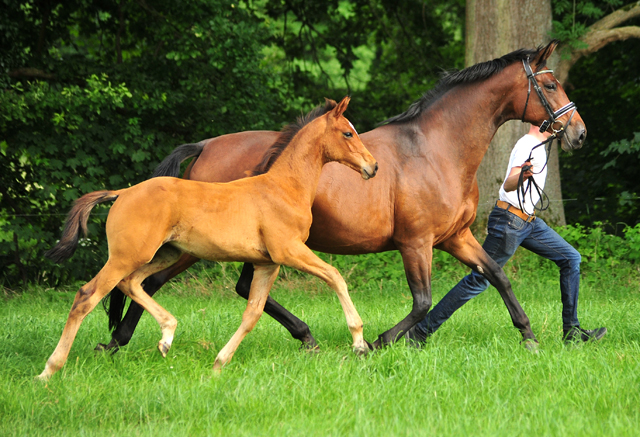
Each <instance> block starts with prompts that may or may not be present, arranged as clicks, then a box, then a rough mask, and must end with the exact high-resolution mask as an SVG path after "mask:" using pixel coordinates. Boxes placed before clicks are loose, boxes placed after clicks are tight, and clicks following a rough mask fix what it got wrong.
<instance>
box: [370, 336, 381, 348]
mask: <svg viewBox="0 0 640 437" xmlns="http://www.w3.org/2000/svg"><path fill="white" fill-rule="evenodd" d="M382 346H384V344H383V343H382V337H378V339H377V340H376V341H374V342H373V345H372V346H371V350H376V349H382Z"/></svg>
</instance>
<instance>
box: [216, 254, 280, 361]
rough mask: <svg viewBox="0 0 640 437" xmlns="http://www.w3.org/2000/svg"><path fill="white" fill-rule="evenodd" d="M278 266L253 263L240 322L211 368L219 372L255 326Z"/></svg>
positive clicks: (278, 268)
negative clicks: (249, 286) (249, 287)
mask: <svg viewBox="0 0 640 437" xmlns="http://www.w3.org/2000/svg"><path fill="white" fill-rule="evenodd" d="M279 271H280V266H279V265H277V264H267V265H257V264H254V271H253V280H252V281H251V290H250V291H249V298H248V299H247V308H246V309H245V310H244V313H243V314H242V323H241V324H240V327H239V328H238V330H237V331H236V333H235V334H233V337H231V339H230V340H229V341H228V342H227V344H226V345H225V346H224V347H223V348H222V349H221V350H220V352H219V353H218V356H217V357H216V360H215V362H214V363H213V370H214V371H215V372H218V373H219V372H220V371H221V370H222V368H223V367H224V366H225V365H226V364H227V363H228V362H229V361H231V358H232V357H233V354H234V353H235V352H236V349H238V346H239V345H240V342H241V341H242V339H243V338H244V337H245V336H246V335H247V334H248V333H249V332H251V330H252V329H253V328H254V327H255V326H256V323H258V319H260V316H261V315H262V312H263V310H264V306H265V304H266V302H267V297H268V296H269V291H270V290H271V286H272V285H273V282H274V281H275V280H276V277H277V276H278V272H279Z"/></svg>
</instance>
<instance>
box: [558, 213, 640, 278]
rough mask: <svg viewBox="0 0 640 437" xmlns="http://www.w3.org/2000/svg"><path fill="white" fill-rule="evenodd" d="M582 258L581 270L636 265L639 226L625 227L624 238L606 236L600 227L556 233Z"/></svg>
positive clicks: (579, 227) (639, 248)
mask: <svg viewBox="0 0 640 437" xmlns="http://www.w3.org/2000/svg"><path fill="white" fill-rule="evenodd" d="M557 231H558V233H559V234H560V235H561V236H562V237H563V238H564V239H565V240H567V242H568V243H569V244H571V245H572V246H574V247H575V248H576V249H577V250H578V252H580V254H581V255H582V265H583V269H585V268H586V269H591V270H598V269H601V270H603V269H609V268H613V267H615V266H617V265H620V264H629V263H630V264H640V224H639V225H636V226H634V227H631V226H627V227H625V228H624V230H623V234H624V237H622V236H617V235H612V234H609V233H607V232H606V230H605V226H604V225H603V224H602V223H596V226H594V227H592V228H585V227H584V226H582V225H580V224H577V225H573V226H564V227H561V228H558V229H557Z"/></svg>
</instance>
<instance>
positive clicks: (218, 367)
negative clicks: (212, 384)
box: [213, 358, 224, 376]
mask: <svg viewBox="0 0 640 437" xmlns="http://www.w3.org/2000/svg"><path fill="white" fill-rule="evenodd" d="M223 367H224V364H222V361H220V360H218V359H217V358H216V360H215V361H214V362H213V374H214V375H216V376H219V375H220V374H221V373H222V368H223Z"/></svg>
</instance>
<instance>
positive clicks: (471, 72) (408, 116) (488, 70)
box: [380, 40, 558, 124]
mask: <svg viewBox="0 0 640 437" xmlns="http://www.w3.org/2000/svg"><path fill="white" fill-rule="evenodd" d="M557 43H558V41H556V40H553V41H551V42H550V43H549V44H548V45H547V46H545V47H543V46H538V48H537V49H518V50H515V51H513V52H511V53H507V54H506V55H504V56H502V57H500V58H496V59H494V60H492V61H487V62H481V63H479V64H475V65H472V66H471V67H468V68H465V69H464V70H453V71H448V72H445V73H444V74H443V76H442V78H441V79H440V81H439V82H438V83H437V84H436V86H435V87H434V88H433V89H432V90H430V91H427V92H426V93H424V94H423V95H422V97H421V98H420V99H418V100H416V101H415V102H413V103H412V104H411V106H409V109H407V110H406V111H405V112H403V113H402V114H399V115H396V116H394V117H391V118H389V119H387V120H385V121H383V122H382V123H380V124H390V123H402V122H406V121H411V120H413V119H415V118H416V117H418V116H419V115H420V114H421V113H422V111H424V110H426V109H427V108H428V107H429V106H430V105H431V104H432V103H433V102H435V101H436V100H438V99H439V98H440V97H442V95H444V94H445V93H446V92H447V91H449V90H451V89H452V88H454V87H456V86H458V85H461V84H466V83H473V82H478V81H481V80H485V79H488V78H490V77H491V76H493V75H494V74H497V73H499V72H501V71H502V70H504V69H505V67H507V66H509V65H511V64H513V63H514V62H522V61H523V60H525V59H527V58H529V59H534V58H535V57H536V56H537V55H538V54H539V53H540V52H541V51H545V52H546V51H547V50H549V49H550V48H551V47H552V46H553V45H554V44H557ZM541 59H542V61H539V62H538V63H537V64H536V67H537V68H540V67H542V66H543V65H544V64H545V63H546V56H542V57H541Z"/></svg>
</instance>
